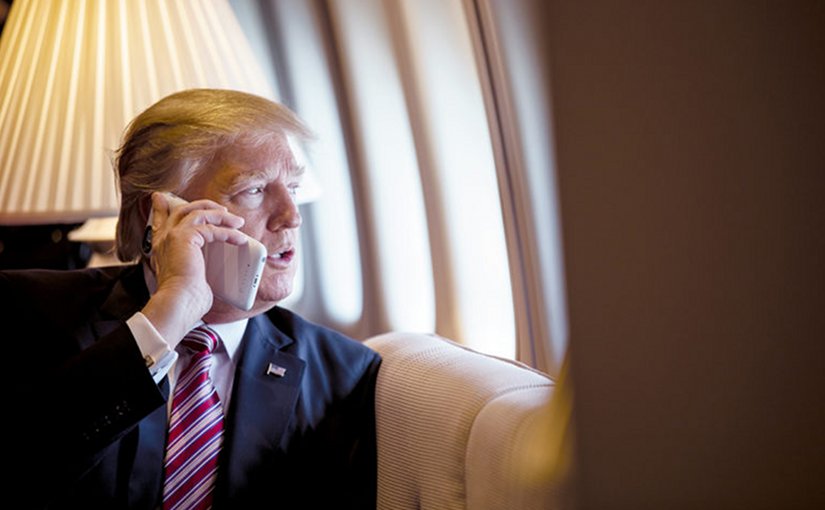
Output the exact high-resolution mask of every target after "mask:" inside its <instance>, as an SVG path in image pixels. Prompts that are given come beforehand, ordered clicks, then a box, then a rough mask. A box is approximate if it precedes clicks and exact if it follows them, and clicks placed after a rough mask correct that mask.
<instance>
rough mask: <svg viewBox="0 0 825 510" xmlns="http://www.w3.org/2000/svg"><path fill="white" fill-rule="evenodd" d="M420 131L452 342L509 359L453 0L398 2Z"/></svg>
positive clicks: (484, 151)
mask: <svg viewBox="0 0 825 510" xmlns="http://www.w3.org/2000/svg"><path fill="white" fill-rule="evenodd" d="M400 5H401V6H402V8H403V12H404V17H405V18H406V20H407V23H408V30H407V32H408V33H410V34H424V36H420V35H419V36H417V37H412V38H410V39H411V40H410V41H409V45H410V50H411V52H412V59H413V66H414V67H415V76H416V77H417V88H418V93H419V94H420V105H421V108H423V109H425V113H424V118H425V121H424V123H425V130H426V132H427V135H426V136H427V140H428V143H429V144H430V146H431V150H432V155H433V156H432V157H433V160H434V161H433V163H434V166H435V170H436V172H435V173H436V174H437V179H438V185H439V187H440V189H441V195H442V197H443V200H444V204H443V208H444V222H445V224H446V228H447V232H448V235H449V248H450V254H449V257H450V259H451V268H452V273H453V274H452V277H453V278H454V279H455V287H456V293H457V299H456V300H455V301H456V303H457V310H456V311H455V317H454V320H455V321H457V323H458V324H459V330H460V335H461V338H460V339H457V340H460V341H462V342H463V343H465V344H466V345H468V346H470V347H473V348H475V349H478V350H481V351H484V352H488V353H490V354H495V355H499V356H505V357H510V358H513V357H515V348H516V342H515V324H514V315H513V300H512V290H511V287H510V274H509V265H508V259H507V245H506V241H505V237H504V225H503V221H502V215H501V202H500V200H499V194H498V193H499V192H498V183H497V181H496V171H495V163H494V159H493V154H492V148H491V145H490V135H489V131H488V129H487V119H486V116H485V110H484V101H483V99H482V92H481V87H480V83H479V79H478V74H477V72H476V67H475V63H474V60H473V51H472V47H471V42H470V34H469V32H468V29H467V20H466V19H465V16H464V11H463V9H462V2H461V1H459V0H453V1H444V0H420V1H416V2H401V4H400Z"/></svg>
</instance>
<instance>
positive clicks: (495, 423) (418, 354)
mask: <svg viewBox="0 0 825 510" xmlns="http://www.w3.org/2000/svg"><path fill="white" fill-rule="evenodd" d="M366 343H367V345H369V346H370V347H371V348H373V349H375V350H376V351H378V352H379V353H380V354H381V355H382V357H383V359H384V361H383V364H382V367H381V371H380V372H379V377H378V387H377V395H376V416H377V418H376V419H377V428H378V508H379V509H382V510H404V509H424V510H427V509H431V510H450V509H470V510H476V509H513V510H516V509H518V510H520V509H536V510H538V509H542V510H544V509H549V508H553V507H556V506H558V500H559V495H560V493H559V487H558V486H557V485H556V484H551V483H549V481H548V480H547V478H546V476H544V474H542V475H541V476H539V475H538V474H537V471H540V470H541V467H539V468H537V467H536V466H535V462H534V460H535V458H542V456H541V455H538V456H536V455H535V454H536V450H537V449H541V448H545V447H546V445H547V443H548V442H547V440H546V439H547V437H546V436H545V434H549V433H550V431H549V429H547V427H546V418H547V416H546V415H547V410H548V408H549V406H548V403H549V401H550V397H551V394H552V392H553V389H554V383H553V381H552V380H551V379H550V378H549V377H547V376H546V375H544V374H542V373H540V372H537V371H535V370H531V369H530V368H528V367H526V366H525V365H522V364H520V363H516V362H512V361H507V360H503V359H499V358H495V357H492V356H487V355H484V354H481V353H478V352H476V351H472V350H470V349H467V348H465V347H462V346H460V345H458V344H456V343H454V342H451V341H449V340H446V339H444V338H440V337H437V336H434V335H423V334H409V333H388V334H384V335H379V336H377V337H373V338H371V339H369V340H367V342H366Z"/></svg>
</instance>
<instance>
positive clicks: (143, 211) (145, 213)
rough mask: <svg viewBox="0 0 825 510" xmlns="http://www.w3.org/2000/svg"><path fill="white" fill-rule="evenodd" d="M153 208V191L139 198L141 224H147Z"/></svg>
mask: <svg viewBox="0 0 825 510" xmlns="http://www.w3.org/2000/svg"><path fill="white" fill-rule="evenodd" d="M151 210H152V193H151V192H149V193H147V194H146V195H144V196H142V197H141V198H140V200H138V211H139V212H140V218H141V224H143V225H146V222H147V221H149V212H150V211H151Z"/></svg>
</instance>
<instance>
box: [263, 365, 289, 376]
mask: <svg viewBox="0 0 825 510" xmlns="http://www.w3.org/2000/svg"><path fill="white" fill-rule="evenodd" d="M285 374H286V369H285V368H284V367H279V366H278V365H276V364H275V363H270V364H269V366H268V367H266V375H274V376H275V377H283V376H284V375H285Z"/></svg>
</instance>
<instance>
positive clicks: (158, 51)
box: [0, 0, 275, 225]
mask: <svg viewBox="0 0 825 510" xmlns="http://www.w3.org/2000/svg"><path fill="white" fill-rule="evenodd" d="M193 87H209V88H226V89H235V90H241V91H245V92H250V93H253V94H258V95H261V96H264V97H268V98H270V99H275V98H274V91H273V88H272V85H271V84H270V83H269V82H268V81H267V78H266V77H265V75H264V73H263V70H262V68H261V67H260V64H259V62H258V61H256V57H255V55H254V54H253V51H252V49H251V47H250V44H249V42H248V40H247V39H246V37H245V35H244V33H243V32H242V29H241V27H240V25H239V23H238V21H237V19H236V17H235V14H234V12H233V10H232V7H231V6H230V5H229V4H228V2H227V1H226V0H65V1H53V0H16V1H15V2H14V3H13V4H12V8H11V11H10V13H9V17H8V20H7V22H6V25H5V28H4V30H3V34H2V40H0V224H6V225H12V224H37V223H74V222H81V221H84V220H86V219H88V218H93V217H102V216H112V215H116V214H117V211H118V208H119V197H118V193H117V189H116V185H115V177H114V172H113V169H112V155H113V152H114V150H115V149H116V148H117V146H118V145H119V143H120V138H121V136H122V134H123V132H124V129H125V127H126V125H127V123H128V122H129V121H130V120H131V119H132V118H133V117H134V116H135V115H137V114H138V113H140V112H141V111H142V110H144V109H145V108H146V107H148V106H149V105H151V104H152V103H154V102H155V101H157V100H158V99H160V98H162V97H164V96H166V95H168V94H170V93H172V92H175V91H178V90H182V89H187V88H193Z"/></svg>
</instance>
